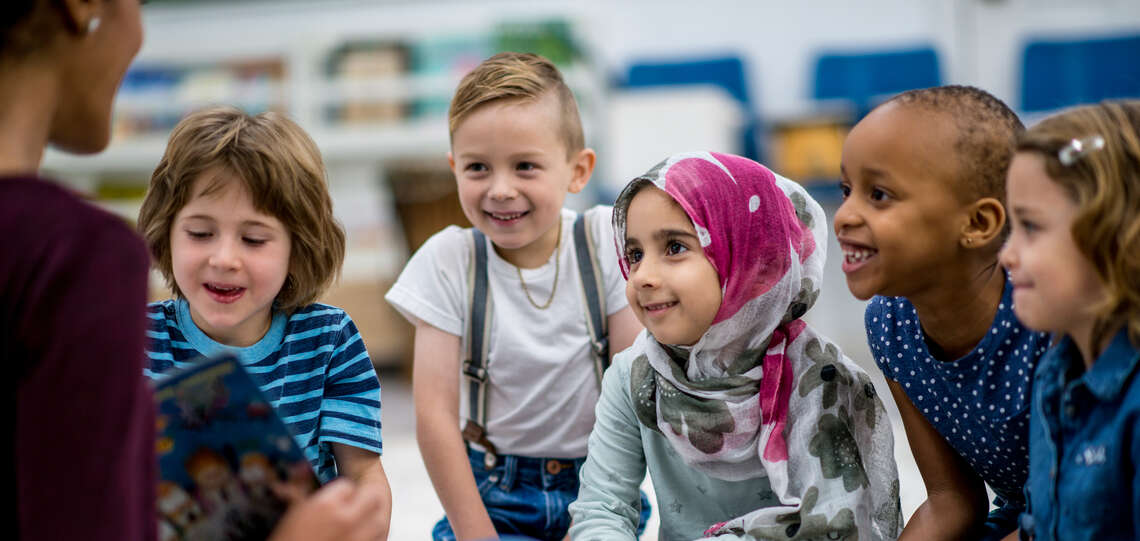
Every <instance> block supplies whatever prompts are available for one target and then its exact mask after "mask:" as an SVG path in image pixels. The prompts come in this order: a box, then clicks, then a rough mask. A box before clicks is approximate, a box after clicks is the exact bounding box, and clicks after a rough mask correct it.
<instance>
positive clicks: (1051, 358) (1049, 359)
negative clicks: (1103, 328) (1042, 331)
mask: <svg viewBox="0 0 1140 541" xmlns="http://www.w3.org/2000/svg"><path fill="white" fill-rule="evenodd" d="M1076 363H1081V364H1083V363H1082V361H1081V355H1080V352H1079V351H1078V350H1077V345H1076V343H1074V342H1073V339H1072V338H1069V337H1068V336H1065V337H1063V338H1062V339H1061V340H1060V341H1059V342H1058V343H1057V345H1056V346H1055V347H1054V348H1053V349H1051V350H1050V351H1049V352H1048V353H1046V354H1045V357H1044V358H1043V359H1042V360H1041V365H1040V368H1039V370H1040V375H1041V376H1042V377H1044V378H1045V380H1047V381H1059V382H1061V384H1062V385H1064V384H1065V374H1066V373H1068V370H1069V367H1070V366H1072V365H1073V364H1076ZM1137 364H1140V351H1138V350H1137V349H1136V348H1135V347H1134V346H1133V345H1132V343H1131V342H1130V341H1129V340H1128V331H1127V330H1126V329H1121V330H1120V332H1117V333H1116V335H1115V336H1113V339H1112V342H1110V343H1109V344H1108V347H1107V348H1105V350H1104V352H1102V353H1101V354H1100V356H1099V357H1097V359H1096V362H1095V363H1093V366H1092V368H1091V369H1089V370H1088V371H1087V372H1084V373H1083V374H1081V376H1080V377H1079V378H1078V379H1077V381H1080V382H1081V383H1083V384H1084V385H1085V386H1086V387H1088V389H1089V392H1091V393H1092V394H1093V395H1094V396H1096V398H1097V400H1100V401H1101V402H1110V401H1113V400H1115V399H1116V398H1117V397H1118V396H1119V395H1120V393H1121V392H1123V390H1124V384H1125V383H1126V382H1127V381H1128V377H1129V376H1130V375H1131V374H1132V373H1133V372H1135V371H1136V366H1137Z"/></svg>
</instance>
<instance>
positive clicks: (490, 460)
mask: <svg viewBox="0 0 1140 541" xmlns="http://www.w3.org/2000/svg"><path fill="white" fill-rule="evenodd" d="M470 231H471V243H472V250H473V251H472V254H473V257H472V262H471V265H470V267H469V268H468V269H467V291H468V295H469V297H470V298H469V301H470V302H468V306H470V307H471V313H470V315H469V317H468V318H467V333H466V334H465V339H466V342H467V359H465V360H464V361H463V375H464V376H467V400H468V409H467V416H468V419H467V423H466V424H465V425H464V426H463V439H465V440H467V441H469V442H472V443H478V444H479V445H481V446H482V447H483V449H484V450H485V451H486V454H485V456H484V462H485V464H486V466H487V468H488V469H489V468H493V467H495V460H496V458H497V455H498V452H497V451H496V450H495V445H494V444H492V443H491V441H490V440H488V439H487V430H486V428H485V427H486V426H487V385H486V383H487V347H488V339H489V338H490V329H491V325H490V324H489V322H488V318H487V315H488V314H490V313H491V294H490V289H489V288H488V286H487V241H486V238H487V237H486V236H485V235H483V232H481V231H479V230H478V229H475V228H471V229H470Z"/></svg>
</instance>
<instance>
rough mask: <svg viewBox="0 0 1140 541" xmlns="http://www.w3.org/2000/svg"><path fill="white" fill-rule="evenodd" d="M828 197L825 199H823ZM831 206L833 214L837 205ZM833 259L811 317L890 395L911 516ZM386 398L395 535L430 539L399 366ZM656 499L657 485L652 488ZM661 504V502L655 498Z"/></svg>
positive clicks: (427, 497)
mask: <svg viewBox="0 0 1140 541" xmlns="http://www.w3.org/2000/svg"><path fill="white" fill-rule="evenodd" d="M821 202H822V201H821ZM824 204H825V209H824V210H825V211H826V212H827V215H828V216H829V217H830V216H832V215H834V212H835V208H834V206H833V205H832V206H831V208H827V207H828V205H827V203H824ZM828 255H829V257H828V262H827V267H826V270H825V277H824V284H823V291H822V293H821V294H820V298H819V300H818V301H817V303H816V305H815V307H814V308H813V309H812V310H811V311H810V312H809V313H808V317H807V319H808V320H809V322H810V323H811V324H812V325H814V326H815V327H816V328H817V329H818V330H819V331H820V332H822V333H823V334H824V335H826V336H828V337H830V338H831V339H832V340H834V341H836V342H837V343H838V344H839V346H840V347H841V348H842V349H843V351H844V353H846V354H847V356H849V357H851V358H852V359H854V360H855V361H856V362H857V363H859V364H860V365H862V366H863V367H864V368H865V369H866V370H867V371H868V372H869V373H870V374H871V377H872V379H873V380H874V382H875V386H876V388H877V389H878V391H879V396H880V397H882V398H883V399H884V402H886V405H887V411H888V414H889V415H890V418H891V422H892V424H893V426H894V427H895V458H896V460H897V461H898V465H899V477H900V479H901V492H902V508H903V514H904V515H905V516H906V517H910V515H911V513H913V512H914V509H915V507H917V506H918V505H919V504H920V503H922V501H923V500H925V498H926V490H925V488H924V487H923V484H922V478H921V477H920V476H919V473H918V468H917V467H916V466H915V464H914V458H913V456H912V455H911V452H910V448H909V447H908V445H907V442H906V436H905V435H904V433H903V430H902V422H901V420H900V419H899V415H898V410H897V409H896V407H895V405H894V402H893V401H892V400H891V399H890V392H889V391H888V389H887V386H886V383H885V382H884V380H883V378H882V375H881V374H880V373H879V371H878V370H877V369H876V368H875V366H874V363H873V362H872V360H871V354H870V350H869V349H868V348H867V345H866V339H865V336H864V331H863V306H864V303H863V302H861V301H858V300H857V299H855V298H854V297H852V296H851V295H850V293H848V291H847V285H846V282H845V281H844V278H843V273H842V270H841V269H840V259H841V257H842V256H841V255H840V252H839V246H838V245H837V244H836V242H835V240H834V239H831V240H830V244H829V246H828ZM380 378H381V385H382V387H383V403H384V469H385V471H387V473H388V480H389V482H390V483H391V486H392V496H393V509H392V527H391V531H390V533H389V539H392V540H393V541H405V540H418V539H429V538H430V532H431V527H432V525H433V524H434V523H435V521H436V520H438V519H439V518H440V517H442V516H443V508H442V507H441V506H440V504H439V500H438V499H436V496H435V492H434V490H433V489H432V486H431V482H430V480H429V479H428V476H427V471H426V470H425V469H424V465H423V461H422V460H421V459H420V455H419V449H418V448H417V447H416V442H415V420H414V417H413V411H412V397H411V386H410V382H409V381H407V379H406V378H405V377H404V375H403V374H402V373H401V372H399V371H385V372H383V373H381V375H380ZM646 492H647V493H648V494H649V497H650V499H653V492H652V490H647V491H646ZM654 508H655V509H656V502H654ZM643 539H644V540H645V541H656V539H657V516H656V512H655V513H654V517H653V518H652V519H651V521H650V524H649V528H648V529H647V531H646V534H645V535H644V536H643Z"/></svg>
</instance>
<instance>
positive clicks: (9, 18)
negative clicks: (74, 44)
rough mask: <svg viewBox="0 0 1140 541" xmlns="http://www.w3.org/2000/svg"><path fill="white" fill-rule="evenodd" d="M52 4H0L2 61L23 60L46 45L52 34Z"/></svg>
mask: <svg viewBox="0 0 1140 541" xmlns="http://www.w3.org/2000/svg"><path fill="white" fill-rule="evenodd" d="M54 24H58V21H57V20H53V17H52V9H51V6H50V5H49V2H46V1H44V0H5V1H4V2H0V60H7V59H16V58H23V57H25V56H27V55H28V54H30V53H32V52H33V51H35V50H36V49H37V48H39V47H41V46H43V44H44V43H46V42H47V41H48V39H49V37H50V36H51V35H52V32H51V30H52V28H51V26H52V25H54Z"/></svg>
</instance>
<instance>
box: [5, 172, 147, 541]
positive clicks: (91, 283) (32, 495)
mask: <svg viewBox="0 0 1140 541" xmlns="http://www.w3.org/2000/svg"><path fill="white" fill-rule="evenodd" d="M147 262H148V259H147V253H146V248H145V247H144V245H143V243H142V241H141V240H140V239H139V238H138V236H137V235H135V234H134V232H133V231H131V229H130V228H129V227H128V226H127V224H126V223H124V222H123V220H121V219H119V218H117V217H115V216H113V215H111V214H108V213H107V212H104V211H102V210H99V209H97V208H95V207H93V206H91V205H89V204H87V203H84V202H83V201H81V200H80V199H78V198H77V197H75V196H74V195H72V194H71V193H69V192H67V191H66V190H64V189H62V188H60V187H58V186H56V185H53V184H51V183H48V182H46V181H43V180H40V179H35V178H0V362H2V363H3V365H2V366H3V367H4V369H5V370H7V374H4V377H3V378H2V379H3V381H4V383H3V385H4V386H5V392H4V393H3V397H4V398H3V400H5V401H6V403H4V404H2V405H0V418H2V419H3V421H2V427H0V434H2V436H0V437H2V438H3V441H0V453H2V454H0V487H2V488H0V490H2V491H4V492H7V493H8V494H9V496H10V497H9V498H4V499H5V500H6V501H9V502H14V504H5V505H4V506H3V507H0V509H2V511H0V514H2V515H3V516H4V518H3V519H0V524H4V525H5V526H4V529H7V530H9V531H13V530H14V531H15V532H16V533H17V538H18V539H21V540H29V539H31V540H39V539H43V540H53V541H54V540H60V539H89V540H104V539H105V540H115V541H120V540H136V539H139V540H144V541H146V540H153V539H154V538H155V537H156V522H155V475H156V471H155V469H156V462H155V456H154V445H155V442H154V428H155V426H154V423H155V420H154V403H153V399H152V396H151V392H150V390H149V387H147V386H146V384H145V383H144V381H143V376H142V363H143V340H144V331H145V306H146V280H147V265H148V263H147Z"/></svg>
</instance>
